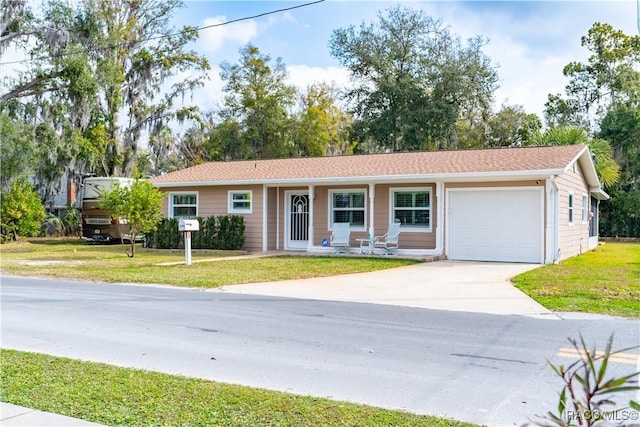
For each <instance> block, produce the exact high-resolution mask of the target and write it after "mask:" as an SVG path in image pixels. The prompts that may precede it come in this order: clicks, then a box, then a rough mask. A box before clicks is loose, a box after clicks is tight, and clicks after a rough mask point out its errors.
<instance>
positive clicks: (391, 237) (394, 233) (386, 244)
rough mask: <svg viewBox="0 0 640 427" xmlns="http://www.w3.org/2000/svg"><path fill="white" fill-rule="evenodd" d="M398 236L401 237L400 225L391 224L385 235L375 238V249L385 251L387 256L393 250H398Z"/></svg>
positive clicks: (397, 223) (396, 223)
mask: <svg viewBox="0 0 640 427" xmlns="http://www.w3.org/2000/svg"><path fill="white" fill-rule="evenodd" d="M398 236H400V223H399V222H394V223H392V224H389V229H388V230H387V232H386V233H385V234H383V235H382V236H375V237H374V238H373V248H374V249H375V248H380V249H384V250H385V251H386V253H385V255H386V254H389V253H391V251H392V250H396V249H398V246H399V245H398Z"/></svg>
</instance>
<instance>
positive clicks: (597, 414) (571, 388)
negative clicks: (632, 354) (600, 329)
mask: <svg viewBox="0 0 640 427" xmlns="http://www.w3.org/2000/svg"><path fill="white" fill-rule="evenodd" d="M569 342H571V345H572V346H573V347H574V348H575V350H576V354H577V357H578V360H577V361H576V362H574V363H572V364H571V365H569V366H567V367H565V366H564V365H554V364H553V363H551V362H548V363H549V365H550V366H551V369H553V371H554V372H555V373H556V374H557V375H558V376H559V377H560V378H562V380H563V382H564V387H563V388H562V391H561V392H560V398H559V402H558V408H557V412H556V413H553V412H552V411H549V412H547V415H546V416H545V417H544V418H543V419H542V420H541V421H539V422H537V423H536V425H539V426H545V427H547V426H548V427H551V426H554V427H555V426H562V427H569V426H577V427H591V426H596V425H605V424H606V425H632V424H635V425H637V424H638V423H639V422H640V420H639V417H640V404H639V403H638V402H636V401H634V400H630V401H629V406H626V407H623V408H619V407H617V404H616V402H615V401H614V400H613V398H614V394H615V393H625V392H630V391H634V390H640V387H639V386H638V380H637V377H638V376H639V375H640V372H634V373H631V374H628V375H625V376H622V377H618V378H609V379H605V375H606V373H607V368H608V366H609V362H610V360H611V357H612V356H614V355H616V354H619V353H622V352H624V351H628V350H631V349H634V348H637V347H629V348H625V349H622V350H617V351H611V345H612V343H613V335H611V336H610V337H609V340H608V341H607V345H606V348H605V349H604V351H602V352H597V351H596V349H595V346H594V348H592V349H591V350H589V348H588V346H587V344H586V343H585V341H584V338H583V337H582V336H580V340H579V341H578V340H575V339H569Z"/></svg>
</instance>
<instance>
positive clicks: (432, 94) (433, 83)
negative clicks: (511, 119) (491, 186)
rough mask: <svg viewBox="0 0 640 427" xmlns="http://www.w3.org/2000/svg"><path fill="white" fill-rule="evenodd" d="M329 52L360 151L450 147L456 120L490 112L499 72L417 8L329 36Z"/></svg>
mask: <svg viewBox="0 0 640 427" xmlns="http://www.w3.org/2000/svg"><path fill="white" fill-rule="evenodd" d="M329 46H330V49H331V53H332V55H333V56H335V57H336V58H337V59H338V60H339V61H340V62H341V63H342V65H343V66H345V67H346V68H347V69H348V70H349V72H350V74H351V78H352V80H353V82H354V83H355V86H354V87H353V89H352V90H350V91H349V92H348V93H347V99H348V100H349V102H350V105H351V108H352V113H353V114H354V119H355V123H354V134H355V135H356V136H357V137H358V138H359V140H360V142H361V144H363V146H366V147H367V148H366V150H368V151H372V150H389V149H391V150H417V149H426V148H449V147H455V146H456V135H455V129H456V122H457V120H459V119H463V120H467V121H468V122H470V123H473V122H475V121H477V120H480V119H481V118H482V117H483V113H485V112H487V111H489V108H490V105H491V101H492V96H493V92H494V90H495V89H496V82H497V75H496V72H495V70H494V68H493V67H492V65H491V63H490V61H489V59H488V58H487V57H486V56H485V55H484V54H483V53H482V46H483V40H482V39H479V38H476V39H472V40H470V41H469V42H468V43H467V44H466V45H463V43H462V42H461V41H460V39H459V38H458V37H456V36H454V35H452V34H451V33H450V32H449V30H448V29H447V28H446V27H444V26H443V25H442V24H441V23H440V22H438V21H436V20H434V19H432V18H430V17H429V16H426V15H425V14H424V13H423V12H422V11H419V10H414V9H410V8H405V7H402V6H397V7H394V8H391V9H388V10H386V11H385V12H380V13H379V14H378V22H375V23H370V24H366V23H362V24H361V25H360V27H359V28H356V27H354V26H350V27H348V28H340V29H337V30H335V31H334V32H333V34H332V36H331V40H330V42H329Z"/></svg>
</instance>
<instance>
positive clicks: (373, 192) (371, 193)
mask: <svg viewBox="0 0 640 427" xmlns="http://www.w3.org/2000/svg"><path fill="white" fill-rule="evenodd" d="M375 201H376V185H375V184H374V183H373V182H370V183H369V238H371V239H373V236H374V234H375V227H374V226H373V221H374V218H375V214H374V213H375V212H374V211H375V206H376V204H375Z"/></svg>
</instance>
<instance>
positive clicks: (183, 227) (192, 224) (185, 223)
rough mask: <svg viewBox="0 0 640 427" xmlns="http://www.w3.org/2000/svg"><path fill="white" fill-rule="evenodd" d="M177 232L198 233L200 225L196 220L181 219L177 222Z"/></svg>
mask: <svg viewBox="0 0 640 427" xmlns="http://www.w3.org/2000/svg"><path fill="white" fill-rule="evenodd" d="M178 230H180V231H198V230H200V223H199V222H198V220H197V219H181V220H180V221H179V222H178Z"/></svg>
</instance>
